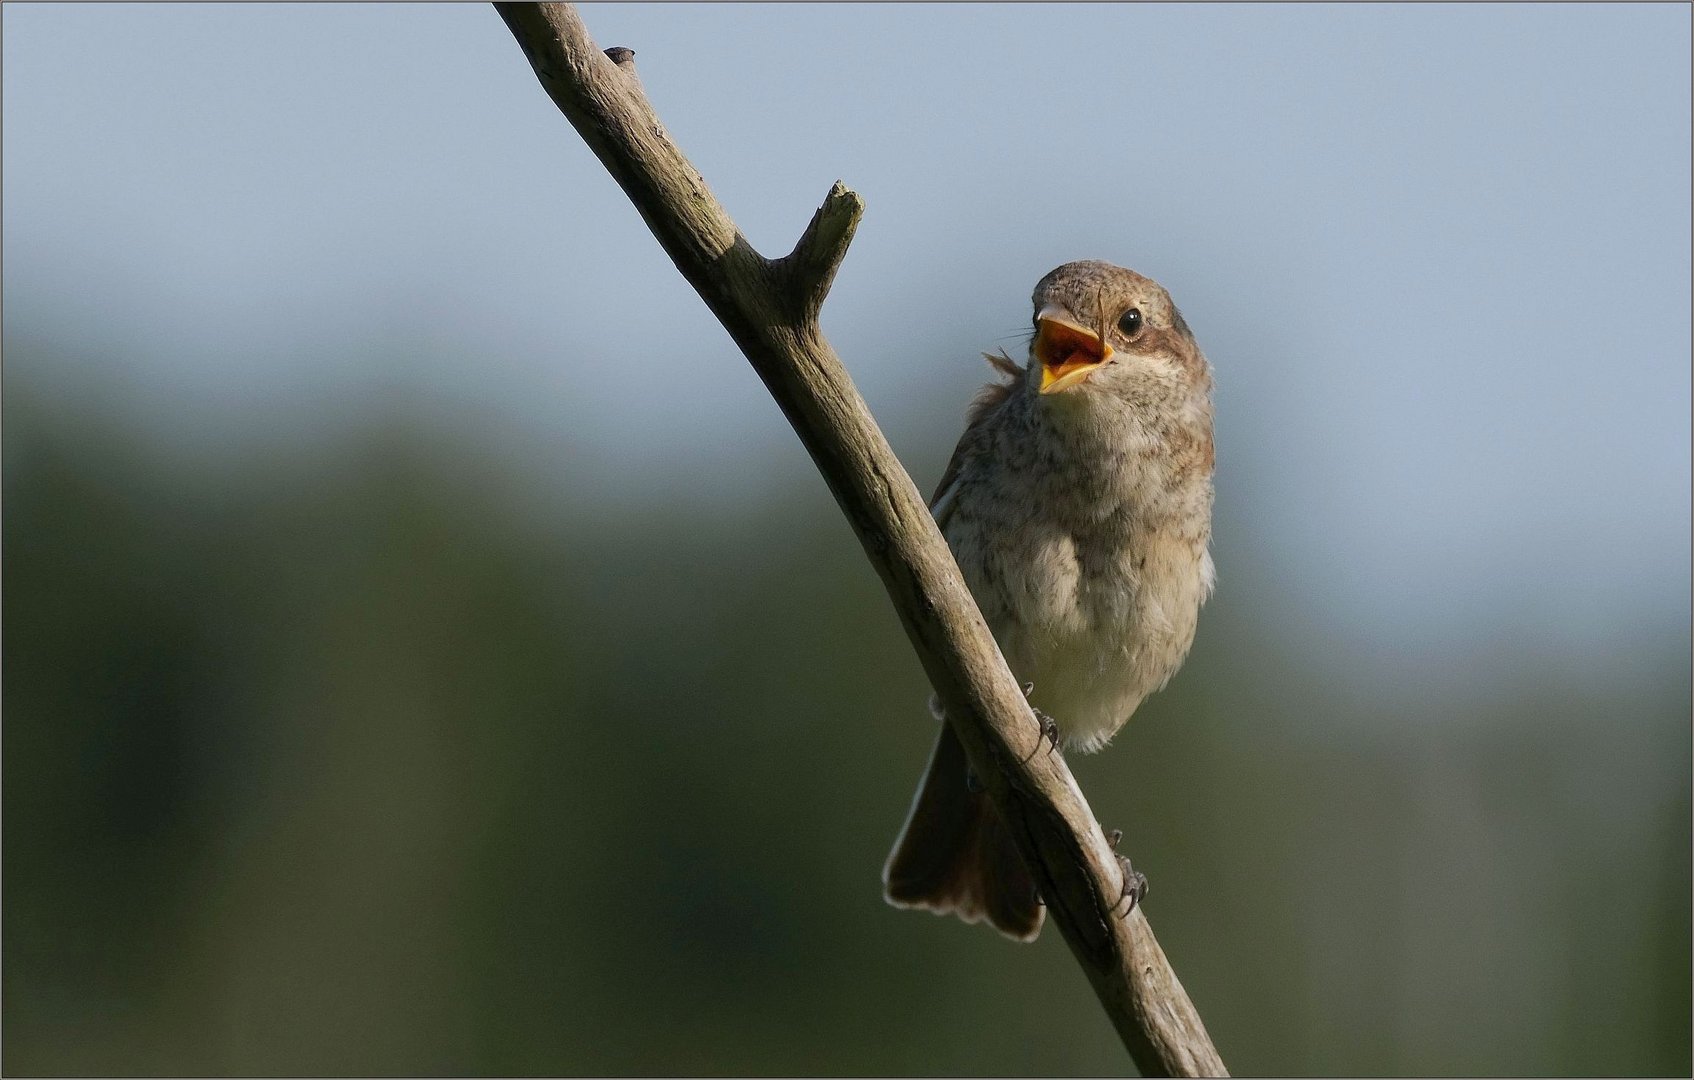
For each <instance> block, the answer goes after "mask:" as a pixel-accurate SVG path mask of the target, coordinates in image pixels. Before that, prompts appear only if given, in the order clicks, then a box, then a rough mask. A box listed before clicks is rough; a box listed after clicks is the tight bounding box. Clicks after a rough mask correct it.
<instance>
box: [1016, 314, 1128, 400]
mask: <svg viewBox="0 0 1694 1080" xmlns="http://www.w3.org/2000/svg"><path fill="white" fill-rule="evenodd" d="M1035 323H1036V327H1037V329H1036V334H1035V358H1036V360H1038V361H1040V362H1041V392H1042V393H1043V394H1056V393H1058V392H1059V391H1060V390H1068V389H1070V388H1071V387H1073V386H1075V385H1076V384H1077V383H1080V382H1082V381H1083V380H1084V379H1086V378H1088V376H1090V375H1092V374H1094V372H1095V371H1096V370H1098V369H1099V367H1100V365H1102V364H1104V363H1105V362H1106V361H1108V360H1110V359H1111V358H1112V347H1111V346H1110V345H1108V344H1106V343H1105V342H1103V341H1101V340H1100V336H1099V335H1098V334H1096V333H1095V332H1094V331H1092V330H1084V329H1083V328H1082V327H1080V326H1078V325H1076V324H1075V323H1073V322H1071V321H1070V320H1069V319H1067V318H1065V317H1064V315H1063V313H1062V311H1061V310H1060V309H1059V308H1056V307H1049V308H1042V309H1041V314H1039V315H1037V316H1036V317H1035Z"/></svg>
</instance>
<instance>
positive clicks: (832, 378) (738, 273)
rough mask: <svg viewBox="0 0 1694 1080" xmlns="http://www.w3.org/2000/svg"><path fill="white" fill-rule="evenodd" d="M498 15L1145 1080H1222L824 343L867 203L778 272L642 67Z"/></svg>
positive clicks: (550, 21) (528, 8) (1017, 692)
mask: <svg viewBox="0 0 1694 1080" xmlns="http://www.w3.org/2000/svg"><path fill="white" fill-rule="evenodd" d="M495 7H496V8H497V9H498V10H499V13H500V16H501V18H503V19H504V20H505V22H506V25H507V27H508V28H509V29H510V30H511V32H512V35H513V36H514V37H515V38H517V41H518V44H519V45H520V46H522V48H523V51H524V54H525V56H527V57H528V58H529V61H530V64H531V65H532V66H533V67H534V68H535V72H536V75H537V76H538V77H539V78H540V80H541V85H542V87H543V88H544V89H545V90H546V91H547V94H548V96H549V97H551V98H552V99H553V102H554V104H556V105H557V106H558V107H559V109H560V111H561V112H563V113H564V114H565V116H566V117H567V118H568V119H569V120H570V122H571V124H572V126H574V127H575V128H576V130H577V132H578V133H579V134H580V135H581V136H582V138H583V140H584V141H585V142H586V143H587V144H588V146H589V147H590V149H592V150H593V151H594V153H595V155H596V156H597V157H598V158H599V159H600V161H601V163H602V164H604V165H605V167H606V169H607V171H609V172H610V173H611V174H612V176H613V178H614V179H616V180H617V182H618V184H619V185H620V186H621V187H622V188H623V190H624V193H625V194H626V195H628V196H629V199H630V201H631V202H632V203H634V204H635V208H636V209H637V210H638V211H639V212H640V214H641V216H642V218H643V219H644V220H645V221H646V222H647V226H648V228H650V229H651V230H652V231H653V235H654V236H655V237H657V238H658V240H659V243H660V244H661V245H662V246H663V247H664V249H665V251H666V253H667V254H669V255H670V257H671V259H672V261H673V262H675V263H676V266H677V269H678V270H679V271H681V272H682V275H683V277H685V278H687V279H688V281H689V283H690V284H692V285H693V286H694V288H695V289H696V290H697V291H698V292H699V293H700V296H701V298H702V299H704V300H705V301H706V304H707V306H708V307H710V308H711V310H712V313H713V314H714V315H716V316H717V318H718V320H719V321H720V322H722V323H723V325H724V327H725V329H727V330H728V331H729V333H730V336H731V337H732V338H734V340H735V343H736V344H737V345H738V346H740V348H741V351H742V352H743V353H745V354H746V356H747V359H748V360H749V361H750V362H751V363H752V365H753V368H754V370H755V371H757V372H758V374H759V377H760V378H761V379H763V380H764V383H765V386H766V387H767V388H768V389H769V390H770V392H771V395H772V396H773V397H774V398H775V399H776V401H777V404H778V405H779V406H781V408H782V411H783V413H784V414H785V415H786V416H787V417H788V420H789V422H790V423H791V424H792V425H793V427H794V430H795V432H796V433H797V434H798V435H799V436H800V440H801V442H802V443H804V444H805V447H806V449H807V451H808V452H809V453H810V454H811V456H812V460H813V461H814V462H815V463H816V465H817V467H818V471H819V472H821V473H822V474H823V477H824V480H825V481H826V482H827V483H828V484H829V488H830V491H831V492H833V493H834V495H835V499H836V502H837V503H839V504H840V506H841V510H842V512H843V513H844V514H845V515H846V516H847V520H848V521H849V522H850V523H851V524H852V526H853V530H854V532H856V533H857V534H858V537H859V541H860V543H862V544H863V545H864V549H865V553H866V555H867V556H869V558H870V561H871V564H872V565H873V566H875V567H876V570H877V573H878V574H879V575H880V576H881V577H882V581H883V584H884V586H886V588H887V590H888V595H889V598H890V599H891V600H892V601H893V603H894V607H895V609H896V610H897V611H898V612H899V615H900V619H901V622H902V623H903V624H904V626H905V629H906V633H907V635H908V636H909V637H910V638H911V641H912V645H913V647H914V648H915V649H916V650H917V654H918V657H919V659H920V660H921V661H922V663H923V667H924V670H925V672H926V673H927V674H928V676H929V679H930V682H931V684H932V685H933V686H934V688H935V691H936V694H937V695H938V696H939V698H940V700H941V702H942V704H943V705H944V706H945V707H946V710H947V716H948V722H949V723H951V724H952V725H953V726H954V729H955V730H956V731H957V733H958V736H959V739H960V741H961V742H962V743H963V744H964V746H965V750H966V753H967V754H968V755H969V757H970V759H971V762H972V764H973V766H974V767H975V771H976V773H977V775H978V776H979V777H981V779H982V781H983V783H984V784H985V786H986V787H987V789H988V793H989V796H990V797H991V798H992V799H993V800H994V804H995V806H996V807H997V808H998V809H999V811H1000V813H1001V815H1002V817H1003V818H1004V819H1005V821H1006V824H1007V826H1008V828H1009V829H1010V830H1011V832H1012V834H1013V836H1014V838H1015V840H1016V841H1017V844H1018V848H1019V850H1020V851H1021V852H1022V853H1023V856H1024V858H1025V860H1026V861H1027V862H1028V864H1029V866H1030V869H1031V873H1032V874H1033V876H1034V877H1035V879H1036V881H1037V882H1038V883H1039V885H1040V888H1041V895H1042V898H1043V899H1044V901H1045V902H1046V904H1047V908H1048V912H1049V914H1050V915H1051V916H1052V917H1053V921H1054V922H1055V923H1056V924H1057V925H1058V927H1059V930H1060V932H1061V933H1062V934H1063V935H1064V938H1065V941H1066V942H1067V943H1068V944H1069V946H1070V948H1071V951H1072V953H1073V954H1074V955H1075V956H1076V959H1077V961H1078V963H1079V964H1080V965H1081V966H1082V968H1083V970H1084V971H1085V972H1086V973H1087V975H1088V978H1089V981H1090V982H1091V983H1092V984H1093V986H1094V989H1095V992H1096V993H1097V994H1098V996H1099V998H1100V1002H1101V1004H1102V1006H1104V1008H1105V1010H1106V1013H1107V1015H1108V1016H1109V1017H1110V1018H1111V1021H1112V1023H1113V1025H1114V1026H1115V1027H1116V1029H1117V1031H1118V1034H1119V1036H1120V1037H1121V1038H1122V1039H1123V1042H1124V1045H1125V1046H1126V1047H1127V1048H1128V1050H1129V1052H1130V1054H1131V1056H1132V1057H1133V1058H1134V1060H1135V1063H1136V1066H1137V1067H1138V1068H1139V1069H1140V1071H1141V1072H1142V1074H1143V1075H1147V1076H1225V1075H1227V1073H1226V1072H1225V1070H1224V1066H1223V1062H1222V1060H1221V1059H1220V1058H1219V1057H1218V1054H1217V1051H1216V1050H1215V1049H1214V1048H1213V1046H1212V1043H1211V1040H1210V1038H1209V1037H1208V1036H1207V1035H1206V1030H1205V1026H1204V1025H1203V1024H1202V1023H1201V1021H1200V1016H1199V1013H1198V1012H1196V1011H1195V1009H1194V1005H1193V1003H1192V1002H1190V1001H1189V999H1188V995H1187V994H1186V993H1185V992H1184V991H1183V989H1182V984H1181V983H1180V982H1178V980H1177V977H1176V973H1175V972H1174V971H1172V970H1171V966H1170V964H1169V962H1168V961H1167V960H1166V959H1165V955H1164V952H1163V950H1162V949H1160V948H1159V943H1158V941H1157V940H1155V938H1154V937H1153V931H1152V928H1151V927H1150V926H1148V923H1147V919H1146V917H1145V915H1144V914H1143V913H1142V912H1141V911H1140V910H1139V909H1136V910H1135V911H1133V912H1131V913H1130V914H1129V915H1128V917H1123V916H1122V915H1121V914H1120V912H1121V910H1122V904H1121V902H1120V900H1119V897H1120V895H1121V892H1122V879H1121V876H1120V871H1119V867H1118V861H1117V858H1116V856H1115V855H1114V853H1113V852H1112V850H1111V848H1110V847H1109V845H1108V844H1107V841H1106V838H1105V836H1104V835H1103V834H1102V833H1101V831H1100V826H1099V824H1098V823H1097V822H1096V821H1095V819H1094V815H1093V812H1092V811H1090V809H1089V807H1088V803H1087V801H1086V800H1085V799H1084V798H1083V796H1082V792H1081V790H1080V789H1079V788H1078V787H1077V785H1076V781H1075V780H1074V779H1073V778H1072V776H1071V773H1070V770H1069V768H1067V767H1066V765H1065V762H1064V759H1063V757H1061V756H1059V755H1057V754H1054V755H1049V754H1047V753H1045V752H1044V749H1045V747H1044V744H1043V742H1042V741H1041V738H1040V736H1039V730H1040V725H1039V723H1038V722H1037V721H1036V719H1035V717H1034V715H1033V714H1032V713H1031V711H1030V708H1029V705H1028V703H1027V702H1026V701H1025V699H1024V695H1023V693H1022V691H1021V689H1020V688H1019V686H1018V684H1017V682H1016V680H1015V679H1014V678H1013V677H1012V674H1011V672H1010V670H1009V669H1008V668H1007V666H1006V662H1005V660H1004V658H1003V657H1002V656H1001V655H1000V650H999V647H998V646H997V645H996V644H995V642H994V638H993V636H992V635H991V634H990V633H989V630H988V627H987V625H986V624H985V623H984V622H983V619H982V615H981V613H980V612H979V611H978V610H977V606H976V603H975V601H974V600H973V599H972V597H971V594H970V592H969V590H968V589H967V588H966V587H965V583H964V580H963V578H962V577H961V576H960V574H959V571H958V567H957V566H956V565H955V564H954V562H953V556H952V553H951V552H950V551H949V550H948V548H947V544H946V541H944V540H943V539H942V537H941V533H940V531H939V530H938V529H937V528H936V526H935V522H934V521H933V519H932V518H931V517H930V514H929V510H928V508H927V506H926V505H925V503H924V500H923V498H922V497H921V496H920V495H919V493H918V490H917V488H916V487H915V486H913V484H912V480H911V478H910V477H909V476H908V475H907V474H906V471H905V469H904V468H903V467H902V466H901V465H900V462H899V460H898V459H897V458H896V457H895V456H894V452H893V450H892V449H890V448H889V446H888V443H887V441H886V440H885V439H884V438H883V436H882V432H881V431H880V430H879V429H878V428H877V426H876V423H875V421H874V420H873V419H872V418H871V415H870V411H869V409H868V408H867V407H866V406H865V403H864V400H863V399H862V398H861V397H860V396H859V393H858V390H857V389H856V388H855V387H854V386H853V382H852V380H851V379H850V378H848V375H847V371H846V369H845V367H843V365H842V363H841V361H840V359H839V358H838V357H837V356H836V355H835V352H834V350H832V349H831V348H830V345H829V343H828V342H827V341H826V340H824V336H823V334H822V332H821V331H820V330H819V328H818V320H817V316H818V310H819V308H820V307H821V306H822V304H823V300H824V297H825V296H826V295H827V293H828V292H829V286H830V283H831V281H832V280H833V279H834V276H835V271H836V268H837V267H839V266H840V264H841V259H842V257H843V256H844V255H845V254H846V252H847V245H848V244H849V243H850V242H851V240H852V237H853V231H854V229H855V228H856V227H857V225H858V223H859V218H860V216H861V215H862V213H863V211H864V204H863V202H862V201H861V200H860V198H859V196H858V195H856V194H854V193H853V192H851V191H849V190H848V189H847V188H846V187H845V186H843V185H842V184H841V183H840V182H837V183H836V184H835V186H834V187H833V188H832V189H831V190H830V192H829V194H828V195H827V196H825V198H824V201H823V205H822V206H821V207H819V209H818V211H817V213H816V214H815V215H813V217H812V220H811V222H810V224H808V225H807V226H806V229H805V232H804V233H803V234H802V235H801V237H800V241H799V243H797V244H796V245H795V247H794V250H793V251H792V252H791V253H789V254H788V255H786V256H784V257H782V258H779V259H767V258H765V257H764V256H762V255H760V254H759V253H758V252H757V251H755V250H754V249H753V247H752V245H751V244H749V243H748V242H747V240H746V238H744V237H743V236H742V235H741V233H740V231H739V230H738V229H737V228H736V227H735V223H734V222H733V221H731V220H730V217H729V215H728V214H727V213H726V212H725V211H724V209H723V207H722V206H721V205H720V204H719V203H718V201H717V199H716V198H714V197H713V195H712V193H711V191H710V190H709V189H708V188H707V186H706V181H705V179H704V178H703V177H702V176H701V175H700V174H699V173H698V172H696V171H695V170H694V167H693V166H692V165H690V164H689V162H688V160H687V158H685V157H684V156H683V155H682V152H681V151H680V150H678V149H677V147H676V145H675V144H674V143H673V142H672V141H671V138H670V136H669V135H668V134H667V133H666V131H665V128H664V125H662V124H661V123H660V122H659V119H658V117H657V116H656V115H655V114H654V112H653V109H652V107H651V106H650V105H649V104H648V102H647V98H646V95H645V93H644V92H643V90H642V88H641V84H640V82H639V81H638V80H637V78H636V75H635V67H634V56H633V54H632V53H631V52H630V50H628V49H623V48H615V49H610V50H607V51H606V52H602V51H601V50H599V49H598V48H596V47H595V45H594V42H593V41H592V40H591V39H590V37H589V35H588V32H587V30H586V29H585V28H584V26H583V24H582V21H581V19H580V18H579V17H578V15H577V13H576V11H575V9H574V8H573V7H572V6H571V5H569V4H536V5H532V4H505V3H502V4H496V5H495ZM871 880H874V875H873V876H872V879H871Z"/></svg>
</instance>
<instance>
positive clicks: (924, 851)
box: [882, 721, 1046, 941]
mask: <svg viewBox="0 0 1694 1080" xmlns="http://www.w3.org/2000/svg"><path fill="white" fill-rule="evenodd" d="M969 767H970V766H969V762H968V761H967V760H966V758H965V748H964V747H963V746H962V745H960V743H959V740H958V737H957V736H955V735H954V734H953V726H952V725H951V724H949V723H946V722H945V721H943V722H942V725H941V734H940V736H939V737H938V738H937V739H936V740H935V750H934V752H933V753H931V754H930V758H929V771H928V772H926V773H925V774H924V778H923V783H921V784H920V785H919V786H918V794H917V797H916V798H915V799H913V800H912V812H911V814H910V815H909V816H908V817H907V818H906V827H905V828H904V829H902V830H901V831H900V838H899V839H898V840H896V841H895V842H894V851H893V852H892V853H891V854H890V855H889V856H888V865H887V866H885V867H884V868H883V871H882V882H883V896H884V897H885V898H886V899H887V900H888V902H889V903H890V904H893V905H894V906H895V907H905V908H927V909H928V910H930V911H933V912H935V913H936V914H938V915H947V914H952V915H957V916H958V917H959V918H961V919H963V920H965V921H966V922H982V921H984V920H986V921H987V922H988V923H989V924H990V925H992V926H993V927H994V928H995V929H996V930H998V931H1000V932H1001V933H1002V934H1005V935H1006V936H1007V937H1010V938H1015V939H1017V940H1018V941H1034V940H1035V936H1036V935H1037V934H1039V933H1040V932H1041V921H1042V919H1043V918H1044V917H1045V914H1046V913H1045V912H1044V911H1043V910H1042V907H1041V903H1040V901H1039V900H1037V899H1036V895H1035V882H1034V881H1033V879H1031V878H1030V876H1029V870H1028V869H1027V868H1026V867H1025V866H1024V862H1023V856H1021V855H1019V854H1018V850H1017V848H1016V847H1015V846H1014V845H1013V844H1012V838H1011V834H1009V833H1008V832H1007V831H1006V826H1005V825H1004V823H1002V822H1001V820H1000V815H999V813H998V812H996V811H995V809H994V806H993V804H992V803H990V802H989V801H988V797H987V796H986V795H984V794H983V793H981V792H978V791H972V790H970V787H969V785H968V782H967V776H968V773H969Z"/></svg>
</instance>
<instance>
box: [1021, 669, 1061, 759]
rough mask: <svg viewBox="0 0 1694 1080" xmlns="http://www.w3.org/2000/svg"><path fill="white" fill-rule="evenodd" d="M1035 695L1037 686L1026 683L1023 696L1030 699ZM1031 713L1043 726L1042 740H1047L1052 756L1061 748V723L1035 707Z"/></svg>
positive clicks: (1031, 709)
mask: <svg viewBox="0 0 1694 1080" xmlns="http://www.w3.org/2000/svg"><path fill="white" fill-rule="evenodd" d="M1033 693H1035V684H1034V683H1032V682H1026V683H1024V684H1023V696H1024V697H1025V698H1028V697H1029V695H1031V694H1033ZM1029 711H1030V712H1032V713H1034V714H1035V719H1036V722H1037V723H1039V724H1040V725H1041V738H1042V739H1044V740H1046V742H1047V752H1048V753H1049V754H1051V753H1052V752H1053V751H1055V750H1057V749H1058V748H1059V722H1058V721H1057V720H1055V719H1053V718H1052V717H1051V716H1048V715H1047V714H1046V713H1044V712H1042V711H1041V710H1040V709H1038V708H1036V707H1035V706H1034V705H1031V706H1030V707H1029ZM1038 745H1039V744H1038Z"/></svg>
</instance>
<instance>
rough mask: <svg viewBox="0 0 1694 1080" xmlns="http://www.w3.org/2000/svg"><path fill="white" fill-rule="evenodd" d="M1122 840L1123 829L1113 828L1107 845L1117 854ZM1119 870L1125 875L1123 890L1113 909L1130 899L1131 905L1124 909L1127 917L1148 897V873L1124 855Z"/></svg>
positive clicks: (1120, 860)
mask: <svg viewBox="0 0 1694 1080" xmlns="http://www.w3.org/2000/svg"><path fill="white" fill-rule="evenodd" d="M1122 840H1123V830H1122V829H1113V830H1112V831H1111V832H1109V833H1107V834H1106V846H1107V847H1109V848H1111V849H1112V852H1113V853H1114V854H1116V852H1117V850H1118V844H1119V842H1121V841H1122ZM1118 871H1119V873H1120V874H1121V875H1122V877H1123V891H1122V892H1120V893H1118V899H1117V903H1114V904H1113V905H1112V910H1113V911H1116V910H1117V908H1118V904H1122V903H1123V902H1124V901H1125V900H1128V901H1129V906H1128V907H1127V908H1124V911H1123V913H1124V916H1125V917H1126V918H1127V917H1128V915H1129V913H1130V912H1132V911H1134V910H1135V909H1136V907H1137V906H1138V905H1139V904H1140V903H1141V901H1143V900H1145V899H1146V898H1147V875H1146V874H1143V873H1142V872H1141V871H1139V870H1137V869H1136V868H1135V867H1133V866H1131V865H1129V859H1128V857H1127V856H1123V855H1119V856H1118Z"/></svg>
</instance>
